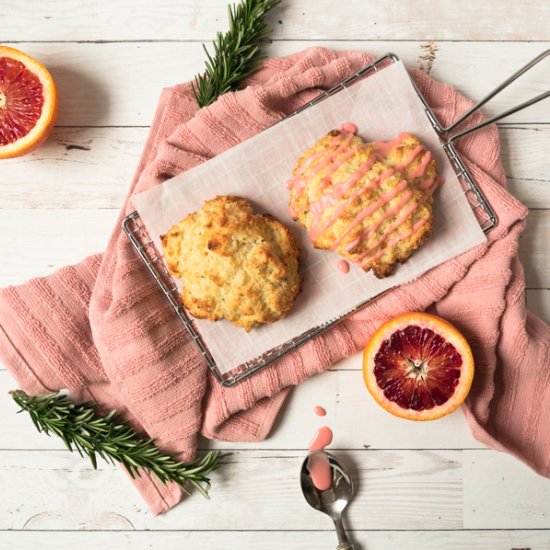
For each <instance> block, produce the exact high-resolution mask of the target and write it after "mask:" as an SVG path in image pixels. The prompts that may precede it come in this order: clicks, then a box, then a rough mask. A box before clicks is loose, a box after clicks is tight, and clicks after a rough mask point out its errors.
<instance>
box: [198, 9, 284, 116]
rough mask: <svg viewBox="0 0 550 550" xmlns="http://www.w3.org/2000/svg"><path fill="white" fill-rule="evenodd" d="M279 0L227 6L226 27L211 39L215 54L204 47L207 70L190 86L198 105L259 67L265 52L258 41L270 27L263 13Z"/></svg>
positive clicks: (267, 32)
mask: <svg viewBox="0 0 550 550" xmlns="http://www.w3.org/2000/svg"><path fill="white" fill-rule="evenodd" d="M280 1H281V0H243V1H242V2H241V3H240V4H238V5H236V6H235V5H233V6H231V5H230V6H229V7H228V10H229V30H228V31H227V32H226V33H225V34H222V33H221V32H218V33H217V35H216V40H215V41H214V43H213V46H214V54H213V55H210V54H209V53H208V50H207V49H206V47H204V46H203V47H204V51H205V52H206V57H207V60H206V62H205V64H206V70H205V72H204V73H203V74H202V75H201V74H199V75H197V76H196V77H195V85H194V86H193V90H194V92H195V97H196V99H197V103H198V104H199V106H200V107H205V106H206V105H210V104H211V103H213V102H214V101H215V100H216V99H218V97H219V96H221V95H222V94H224V93H225V92H229V91H231V90H236V89H237V87H238V85H239V84H240V82H241V81H242V80H243V79H245V78H246V77H247V76H249V75H251V74H252V73H253V72H254V71H256V69H257V68H258V62H259V61H260V60H262V59H263V58H264V57H265V56H264V55H263V54H262V52H261V50H260V45H259V43H260V41H261V39H262V38H264V37H265V36H267V35H268V34H269V32H270V28H269V27H268V26H267V24H266V22H265V20H264V16H265V14H266V13H267V12H268V11H270V10H271V9H273V8H274V7H275V6H276V5H277V4H279V3H280Z"/></svg>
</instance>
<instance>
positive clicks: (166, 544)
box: [0, 518, 550, 550]
mask: <svg viewBox="0 0 550 550" xmlns="http://www.w3.org/2000/svg"><path fill="white" fill-rule="evenodd" d="M326 521H327V522H328V521H330V520H329V519H328V518H327V519H326ZM350 538H351V539H352V540H353V541H354V542H355V543H356V545H355V548H356V550H390V549H391V550H442V549H445V550H510V549H512V550H520V549H523V550H527V549H529V550H550V535H549V534H548V533H547V532H544V531H534V530H521V531H512V530H500V531H491V530H486V529H484V530H477V531H470V530H469V531H428V532H426V531H424V532H422V531H401V530H399V531H352V532H351V533H350ZM0 541H2V542H4V543H5V544H6V546H7V547H8V548H10V550H29V548H40V549H41V550H59V548H60V547H65V548H78V549H79V550H97V549H98V548H101V549H102V550H120V549H121V548H131V549H132V550H151V549H152V548H162V550H181V549H182V548H186V549H187V548H208V549H210V548H212V549H214V548H220V549H223V550H257V549H258V548H261V549H262V550H281V549H282V548H289V549H292V550H312V548H316V549H319V548H332V547H333V546H334V545H335V544H336V542H335V541H336V535H335V534H334V533H331V532H329V531H327V530H324V531H287V532H284V531H261V530H259V531H206V532H204V531H177V532H146V531H141V532H134V531H110V532H98V531H96V532H82V531H68V532H67V531H49V532H48V533H44V532H33V531H15V532H13V531H5V532H3V533H0ZM358 541H360V542H358ZM331 545H332V546H331Z"/></svg>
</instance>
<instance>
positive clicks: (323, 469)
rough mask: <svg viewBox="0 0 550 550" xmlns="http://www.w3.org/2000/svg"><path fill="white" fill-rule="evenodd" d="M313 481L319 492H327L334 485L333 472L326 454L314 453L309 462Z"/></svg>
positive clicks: (308, 465) (308, 466) (308, 467)
mask: <svg viewBox="0 0 550 550" xmlns="http://www.w3.org/2000/svg"><path fill="white" fill-rule="evenodd" d="M307 469H308V472H309V475H310V476H311V481H312V482H313V485H314V486H315V488H316V489H318V490H319V491H326V490H327V489H328V488H329V487H330V486H331V485H332V470H331V469H330V463H329V461H328V456H327V455H326V454H325V453H312V454H311V455H309V458H308V460H307Z"/></svg>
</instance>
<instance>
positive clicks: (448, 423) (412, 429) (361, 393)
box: [0, 353, 482, 451]
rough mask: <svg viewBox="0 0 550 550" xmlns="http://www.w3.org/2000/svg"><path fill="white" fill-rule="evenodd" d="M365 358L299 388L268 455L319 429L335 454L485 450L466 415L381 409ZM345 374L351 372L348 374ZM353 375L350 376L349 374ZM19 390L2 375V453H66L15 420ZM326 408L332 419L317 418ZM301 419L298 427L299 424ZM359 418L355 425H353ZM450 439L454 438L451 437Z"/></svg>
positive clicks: (22, 418) (303, 443)
mask: <svg viewBox="0 0 550 550" xmlns="http://www.w3.org/2000/svg"><path fill="white" fill-rule="evenodd" d="M361 359H362V357H361V354H360V353H358V354H356V355H354V356H353V357H350V358H348V359H345V360H344V361H341V362H340V363H338V364H336V365H335V366H334V367H335V370H332V371H330V372H325V373H323V374H321V375H319V376H315V377H313V378H311V379H309V380H307V381H305V382H304V383H302V384H300V386H298V387H296V388H295V389H294V390H293V392H292V393H291V395H290V397H289V398H288V400H287V402H286V405H285V407H284V409H283V411H282V415H281V418H280V420H279V421H278V423H277V425H276V426H275V428H274V430H273V432H272V434H271V435H270V437H269V438H268V439H267V440H266V441H264V442H262V443H261V444H260V446H261V448H263V449H271V450H278V449H286V450H288V449H299V450H301V451H304V450H305V449H306V447H307V444H308V442H309V440H310V439H311V438H312V437H313V434H314V433H315V431H316V430H317V428H318V427H319V426H322V425H323V424H328V425H329V426H332V428H333V430H334V441H333V443H332V448H334V449H356V450H357V449H363V448H364V446H368V448H369V449H460V448H482V446H481V445H480V444H479V443H478V442H477V441H475V439H474V438H473V437H472V435H471V433H470V429H469V427H468V424H467V422H466V420H465V418H464V416H463V414H462V412H461V411H457V412H456V413H454V414H452V415H449V416H447V417H445V418H443V419H441V420H440V421H438V422H417V423H411V422H407V421H404V420H402V419H399V418H395V417H393V416H391V415H389V414H388V413H387V412H385V411H384V410H383V409H382V408H381V407H379V406H378V405H377V404H376V403H375V402H374V401H373V399H372V398H371V396H370V394H369V393H368V392H367V390H366V388H365V386H364V384H363V378H362V372H361V370H360V368H361ZM344 369H345V370H344ZM348 369H349V370H348ZM16 386H17V384H16V382H15V380H13V378H12V377H11V375H10V374H9V373H8V372H7V371H2V372H0V418H10V422H9V423H7V424H6V425H5V426H4V427H3V429H2V441H1V442H0V448H2V449H63V448H64V446H63V443H62V442H61V441H60V440H59V439H57V438H49V437H45V436H44V435H41V434H39V433H37V432H36V430H35V428H34V426H33V424H32V422H31V420H30V418H29V417H28V416H27V415H26V414H20V415H17V416H14V413H15V412H16V411H17V406H16V405H15V403H13V401H12V400H11V399H10V398H9V397H8V395H7V392H8V391H9V390H11V389H14V388H15V387H16ZM318 403H322V404H323V406H324V407H325V408H326V410H327V412H328V414H327V416H326V417H324V418H319V417H317V416H316V415H315V414H314V413H313V408H314V406H315V405H316V404H318ZM297 418H299V419H300V422H299V424H298V425H296V423H295V422H293V419H297ZM350 418H353V422H350V421H349V419H350ZM449 433H452V434H453V437H452V438H449V437H447V436H448V434H449ZM258 445H259V444H258V443H241V442H239V443H224V442H216V443H212V442H210V441H206V440H203V441H201V442H200V447H201V448H203V449H206V448H208V447H215V448H219V449H223V450H231V449H250V450H253V449H258Z"/></svg>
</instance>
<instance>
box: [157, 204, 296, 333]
mask: <svg viewBox="0 0 550 550" xmlns="http://www.w3.org/2000/svg"><path fill="white" fill-rule="evenodd" d="M161 240H162V246H163V254H164V258H165V260H166V263H167V265H168V268H169V270H170V273H171V274H172V275H173V276H174V277H177V278H179V279H181V280H182V284H183V292H182V301H183V305H184V306H185V307H186V308H187V310H188V311H189V312H190V313H191V314H192V315H194V316H195V317H197V318H199V319H210V320H212V321H216V320H218V319H222V318H225V319H228V320H229V321H231V322H232V323H234V324H235V325H237V326H239V327H242V328H244V329H245V330H246V331H247V332H248V331H250V330H251V329H252V328H253V327H255V326H258V325H261V324H263V323H273V322H274V321H277V320H279V319H281V318H282V317H284V315H285V314H286V313H287V312H288V310H289V309H290V308H291V307H292V304H293V303H294V299H295V298H296V296H297V295H298V293H299V291H300V285H301V278H300V274H299V272H298V256H299V250H298V247H297V246H296V243H295V241H294V238H293V237H292V235H291V234H290V232H289V231H288V229H287V228H286V227H285V226H284V225H283V224H282V223H280V222H279V221H278V220H276V219H275V218H273V217H270V216H263V215H260V214H254V212H253V210H252V206H251V204H250V203H249V202H248V201H246V200H245V199H243V198H240V197H231V196H220V197H216V198H215V199H212V200H209V201H206V202H205V203H204V205H203V206H202V208H201V209H200V210H198V211H197V212H194V213H192V214H189V215H188V216H187V217H185V218H184V219H183V220H182V221H181V222H179V223H178V224H176V225H174V226H173V227H172V228H171V229H170V230H169V231H168V233H166V235H162V236H161Z"/></svg>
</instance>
